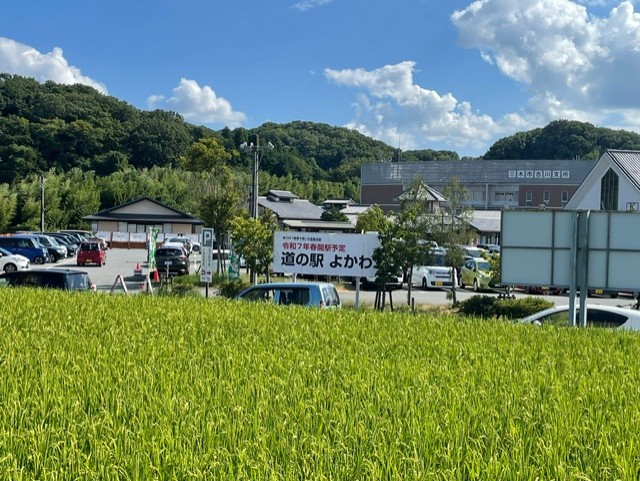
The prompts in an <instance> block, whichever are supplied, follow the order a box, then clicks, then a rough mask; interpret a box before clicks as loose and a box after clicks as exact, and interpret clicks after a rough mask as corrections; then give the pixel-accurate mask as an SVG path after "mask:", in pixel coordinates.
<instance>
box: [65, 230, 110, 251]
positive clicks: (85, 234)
mask: <svg viewBox="0 0 640 481" xmlns="http://www.w3.org/2000/svg"><path fill="white" fill-rule="evenodd" d="M60 232H62V233H63V234H74V235H76V236H77V237H79V238H80V241H85V240H89V241H91V240H92V241H99V242H100V243H101V244H102V247H103V248H104V249H105V250H106V249H108V248H109V245H108V244H107V241H106V240H104V239H102V238H100V237H98V236H97V235H95V234H94V233H93V232H90V231H88V230H73V229H65V230H61V231H60Z"/></svg>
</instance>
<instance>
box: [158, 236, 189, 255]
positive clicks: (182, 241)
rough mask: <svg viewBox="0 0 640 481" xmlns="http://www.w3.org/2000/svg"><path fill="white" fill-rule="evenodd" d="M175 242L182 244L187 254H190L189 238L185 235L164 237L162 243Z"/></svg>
mask: <svg viewBox="0 0 640 481" xmlns="http://www.w3.org/2000/svg"><path fill="white" fill-rule="evenodd" d="M175 242H179V243H180V244H182V245H183V246H184V248H185V250H186V252H187V256H190V255H191V252H192V244H191V239H189V238H188V237H186V236H182V235H180V236H173V237H169V238H166V239H165V240H164V242H163V243H162V244H163V245H164V244H169V243H175Z"/></svg>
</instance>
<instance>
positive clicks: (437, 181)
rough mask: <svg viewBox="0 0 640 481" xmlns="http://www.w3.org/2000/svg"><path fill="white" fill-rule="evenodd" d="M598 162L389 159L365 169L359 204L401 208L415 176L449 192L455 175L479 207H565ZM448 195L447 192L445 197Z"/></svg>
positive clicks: (361, 177)
mask: <svg viewBox="0 0 640 481" xmlns="http://www.w3.org/2000/svg"><path fill="white" fill-rule="evenodd" d="M596 162H597V161H595V160H481V159H479V160H469V161H467V160H459V161H431V162H385V163H375V164H364V165H362V166H361V169H360V203H361V204H363V205H373V204H377V205H379V206H380V207H381V208H382V209H383V210H385V211H389V210H397V208H398V207H399V205H400V201H399V198H400V196H401V194H402V193H403V192H404V191H405V190H406V189H407V188H408V187H409V186H410V184H411V182H412V181H414V180H415V179H416V178H417V179H421V180H422V181H423V182H425V183H426V184H427V185H428V186H429V187H431V188H433V189H435V190H436V191H438V192H442V193H444V190H445V188H446V186H447V185H448V184H449V183H450V182H451V180H452V178H453V177H456V178H457V179H458V181H459V182H460V184H461V185H462V186H463V187H464V188H465V189H466V190H467V192H468V194H469V196H468V205H469V206H471V207H473V208H474V209H481V210H482V209H484V210H496V209H497V210H501V209H509V208H516V207H539V206H541V205H543V206H547V207H555V208H562V207H564V206H565V205H566V204H567V203H568V202H569V200H570V199H571V197H572V196H573V194H574V193H575V192H576V190H577V189H578V187H579V186H580V184H581V183H582V182H583V181H584V179H585V178H586V177H587V175H588V174H589V172H590V171H591V169H593V167H594V166H595V164H596ZM445 197H446V195H445Z"/></svg>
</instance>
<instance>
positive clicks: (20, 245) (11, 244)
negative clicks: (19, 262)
mask: <svg viewBox="0 0 640 481" xmlns="http://www.w3.org/2000/svg"><path fill="white" fill-rule="evenodd" d="M0 247H2V248H4V249H6V250H8V251H9V252H11V253H12V254H20V255H22V256H25V257H26V258H27V259H29V262H31V263H33V264H44V263H45V262H47V260H48V258H49V252H48V251H47V249H46V248H44V247H43V246H42V245H40V242H38V239H37V238H35V237H33V236H32V235H27V234H18V235H11V236H0Z"/></svg>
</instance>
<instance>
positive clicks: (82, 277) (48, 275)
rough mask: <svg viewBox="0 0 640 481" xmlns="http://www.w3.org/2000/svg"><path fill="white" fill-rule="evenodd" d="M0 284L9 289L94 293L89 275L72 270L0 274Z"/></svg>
mask: <svg viewBox="0 0 640 481" xmlns="http://www.w3.org/2000/svg"><path fill="white" fill-rule="evenodd" d="M0 284H6V285H8V286H11V287H44V288H52V289H64V290H68V291H95V290H96V286H95V284H94V283H93V282H91V278H90V277H89V274H87V273H86V272H84V271H77V270H73V269H61V268H53V269H42V268H41V269H28V270H21V271H12V272H5V273H4V274H0Z"/></svg>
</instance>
